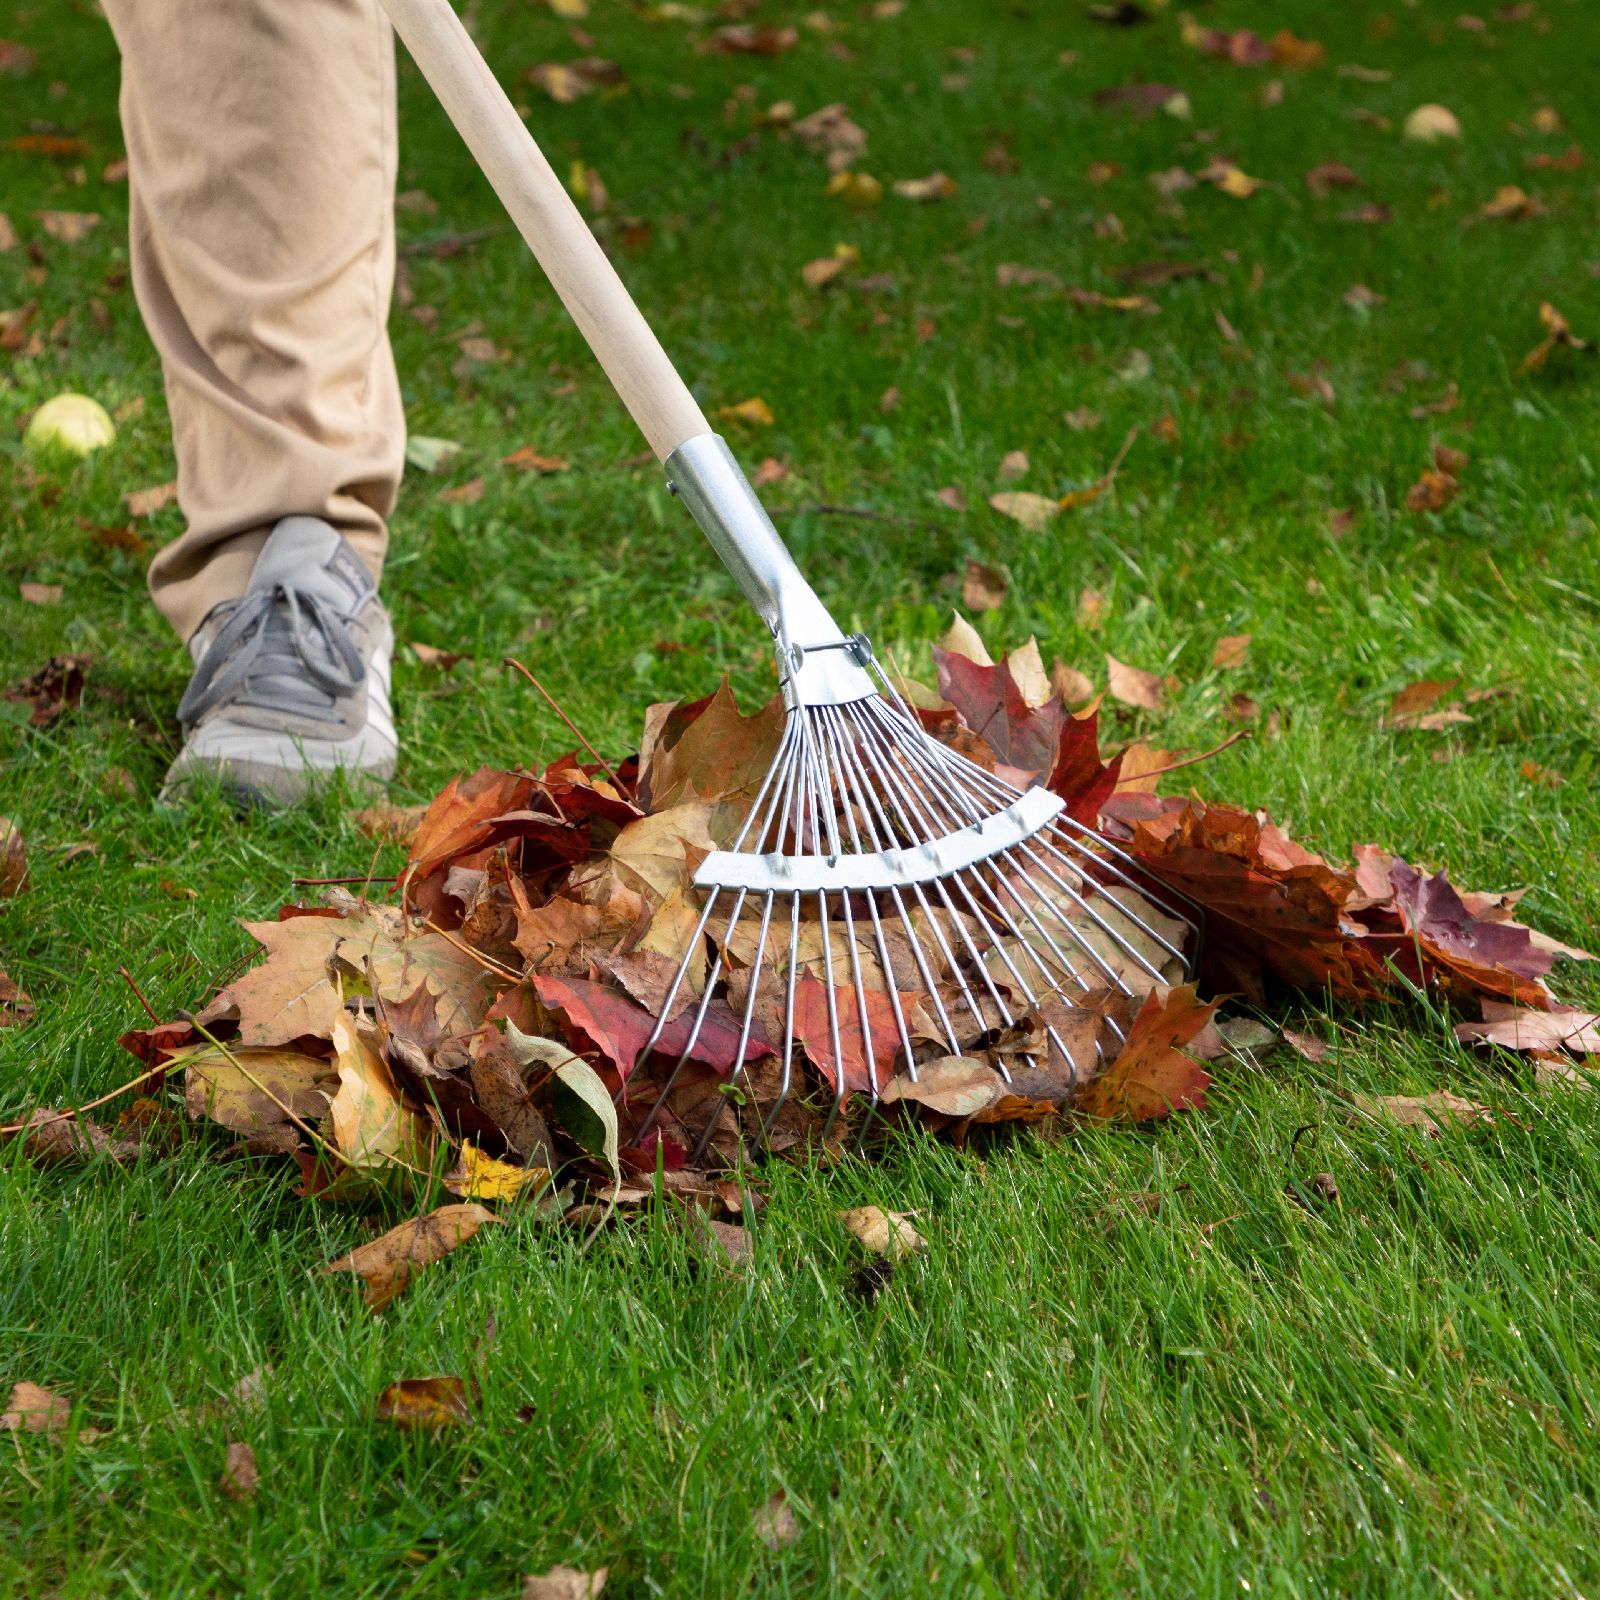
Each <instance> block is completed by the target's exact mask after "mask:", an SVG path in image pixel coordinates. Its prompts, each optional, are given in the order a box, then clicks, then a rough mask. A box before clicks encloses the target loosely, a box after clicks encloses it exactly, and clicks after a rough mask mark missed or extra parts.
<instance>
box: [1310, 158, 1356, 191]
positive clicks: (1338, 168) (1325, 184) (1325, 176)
mask: <svg viewBox="0 0 1600 1600" xmlns="http://www.w3.org/2000/svg"><path fill="white" fill-rule="evenodd" d="M1360 187H1361V179H1360V178H1358V177H1357V176H1356V174H1355V173H1353V172H1352V171H1351V170H1350V168H1349V167H1347V166H1345V164H1344V163H1343V162H1342V161H1324V162H1322V163H1321V164H1320V165H1319V166H1315V167H1312V168H1311V170H1310V171H1309V172H1307V173H1306V188H1308V189H1309V190H1310V191H1311V192H1312V194H1314V195H1316V196H1317V198H1318V199H1319V200H1320V199H1324V198H1326V196H1327V195H1328V193H1329V192H1330V191H1331V190H1334V189H1359V188H1360Z"/></svg>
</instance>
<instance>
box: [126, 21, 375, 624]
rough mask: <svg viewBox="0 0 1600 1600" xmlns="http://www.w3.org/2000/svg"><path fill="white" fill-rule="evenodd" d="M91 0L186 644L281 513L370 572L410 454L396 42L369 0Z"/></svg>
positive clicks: (174, 593) (162, 601) (155, 571)
mask: <svg viewBox="0 0 1600 1600" xmlns="http://www.w3.org/2000/svg"><path fill="white" fill-rule="evenodd" d="M104 4H105V10H106V14H107V16H108V17H109V18H110V21H111V26H112V30H113V32H114V33H115V34H116V38H117V44H118V46H119V48H120V49H121V52H122V124H123V130H124V134H125V137H126V139H127V147H128V177H129V186H130V187H129V208H130V221H131V239H130V248H131V253H132V263H133V287H134V292H135V294H136V295H137V296H138V301H139V308H140V310H141V311H142V312H143V314H144V320H145V324H146V326H147V327H148V328H149V330H150V336H151V338H152V339H153V340H154V341H155V345H156V348H157V350H158V351H159V352H160V356H161V364H162V369H163V371H164V373H165V377H166V388H167V403H168V407H169V409H170V411H171V415H172V439H173V448H174V450H175V452H176V455H177V460H178V504H179V506H180V507H181V509H182V511H183V514H184V517H185V519H186V521H187V523H188V527H187V530H186V531H185V532H184V534H183V536H182V537H181V538H179V539H177V540H176V541H174V542H173V543H172V544H170V545H168V546H167V547H166V548H165V549H164V550H162V551H161V552H160V554H159V555H157V556H156V558H155V560H154V561H153V562H152V563H151V566H150V593H151V595H152V596H153V597H154V599H155V602H156V604H157V605H158V606H159V607H160V608H161V610H162V612H163V613H164V614H165V615H166V617H167V618H168V620H169V621H170V622H171V623H172V624H173V626H174V627H175V628H176V629H177V630H178V632H179V634H180V635H182V636H183V637H184V638H187V637H188V636H189V635H190V634H191V633H192V632H193V631H194V630H195V628H197V627H198V626H199V624H200V622H201V621H202V619H203V618H204V617H205V615H206V613H207V612H208V611H209V610H210V609H211V608H212V606H214V605H215V604H216V603H217V602H218V601H219V600H228V599H232V598H234V597H236V596H237V595H239V594H242V593H243V592H244V588H245V585H246V582H247V581H248V579H249V576H250V569H251V566H252V565H253V563H254V561H255V558H256V554H257V552H258V551H259V550H260V548H261V546H262V544H263V543H264V541H265V539H266V536H267V534H268V533H269V532H270V531H271V527H272V524H273V523H274V522H275V521H277V519H278V518H279V517H285V516H290V515H293V514H295V513H297V512H299V513H308V514H310V515H312V516H319V517H324V518H326V519H327V520H328V521H329V522H331V523H333V524H334V525H335V526H336V527H338V528H340V529H341V530H342V531H343V532H344V533H345V535H346V537H348V538H349V540H350V542H351V543H352V544H353V545H354V546H355V548H356V550H357V551H358V552H359V553H360V555H361V557H362V559H363V560H364V561H365V562H366V563H367V564H368V565H369V566H370V567H371V568H372V570H373V572H374V574H377V573H378V572H379V571H380V570H381V568H382V565H383V553H384V545H385V542H386V538H387V530H386V528H385V522H384V519H385V518H386V517H387V516H388V514H389V512H390V510H391V509H392V508H393V505H394V498H395V490H396V487H397V486H398V484H399V480H400V469H401V465H402V461H403V458H404V454H405V419H404V415H403V413H402V411H401V405H400V388H399V384H398V381H397V380H396V377H395V370H394V359H393V356H392V354H391V353H390V349H389V340H388V334H387V331H386V323H387V319H388V312H389V293H390V289H391V287H392V284H393V280H394V214H393V197H394V182H395V150H396V135H395V86H394V43H393V37H392V35H391V33H390V29H389V24H388V22H387V21H386V20H385V19H384V18H383V16H382V14H381V13H380V12H379V10H378V7H377V5H376V3H375V0H104Z"/></svg>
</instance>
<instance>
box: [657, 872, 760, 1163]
mask: <svg viewBox="0 0 1600 1600" xmlns="http://www.w3.org/2000/svg"><path fill="white" fill-rule="evenodd" d="M775 898H776V896H775V895H770V894H765V895H763V896H762V897H761V932H760V935H759V936H758V937H757V940H756V958H755V961H754V962H753V963H752V964H751V967H750V993H749V994H748V995H746V996H745V1002H744V1016H743V1017H742V1018H741V1019H740V1023H739V1043H738V1045H737V1047H736V1048H735V1050H734V1053H733V1071H732V1073H731V1074H730V1075H729V1077H728V1085H729V1087H730V1088H735V1087H737V1086H738V1083H739V1080H740V1079H741V1078H743V1077H744V1076H745V1069H744V1053H745V1050H746V1048H747V1047H748V1045H749V1043H750V1029H751V1025H752V1024H753V1023H754V1021H755V1015H756V992H757V990H758V989H759V988H760V987H761V966H762V963H763V961H764V960H765V959H766V954H767V930H768V929H769V928H770V927H771V926H772V902H773V900H774V899H775ZM669 1087H670V1085H669ZM664 1094H665V1091H663V1095H664ZM727 1103H728V1099H727V1096H726V1095H719V1096H718V1097H717V1103H716V1105H714V1106H713V1107H712V1108H711V1116H710V1119H709V1120H708V1121H707V1123H706V1127H705V1132H704V1133H702V1134H701V1135H700V1137H699V1139H698V1140H697V1141H696V1142H695V1147H694V1154H693V1155H692V1156H691V1157H690V1159H691V1160H693V1161H695V1162H697V1163H698V1162H699V1161H700V1160H701V1158H702V1157H703V1156H704V1155H705V1153H706V1151H707V1150H708V1149H709V1148H710V1145H711V1136H712V1134H714V1133H715V1132H716V1130H717V1124H718V1123H719V1122H720V1121H721V1120H722V1110H723V1107H724V1106H726V1105H727Z"/></svg>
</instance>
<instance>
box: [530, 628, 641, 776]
mask: <svg viewBox="0 0 1600 1600" xmlns="http://www.w3.org/2000/svg"><path fill="white" fill-rule="evenodd" d="M505 665H506V666H508V667H515V668H516V669H517V671H518V672H520V673H521V674H522V676H523V677H524V678H526V679H527V680H528V682H529V683H531V684H532V685H533V686H534V688H535V689H537V690H538V691H539V693H540V694H542V695H543V696H544V697H545V700H546V701H547V702H548V703H549V706H550V709H551V710H552V711H553V712H555V714H556V715H557V716H558V717H560V718H561V720H562V721H563V722H564V723H566V725H567V728H568V730H569V731H570V732H571V734H572V737H573V738H574V739H576V740H577V741H578V743H579V744H581V745H582V746H583V748H584V749H585V750H587V751H588V752H589V754H590V755H591V756H593V757H594V759H595V760H596V762H598V763H599V766H600V770H601V771H602V772H604V773H605V774H606V776H607V777H608V778H610V779H611V781H612V783H614V784H615V785H616V788H617V793H618V794H620V795H623V796H625V797H626V798H627V799H629V800H632V799H633V795H632V794H630V793H629V792H628V786H627V784H625V783H624V782H623V781H622V779H621V778H619V777H618V776H617V775H616V773H615V772H613V771H612V770H611V763H610V762H608V761H607V760H606V758H605V757H604V756H603V755H601V754H600V752H599V751H598V750H596V749H595V747H594V746H593V745H592V744H590V743H589V741H588V740H587V739H585V738H584V736H583V730H582V729H581V728H580V727H579V726H578V725H577V723H575V722H574V721H573V720H572V718H571V717H569V716H568V715H567V714H566V712H565V711H563V710H562V709H561V705H560V702H559V701H557V699H556V697H555V696H554V695H553V694H551V693H550V691H549V690H548V689H547V688H545V686H544V685H543V684H542V683H540V682H539V680H538V679H537V678H536V677H534V675H533V674H532V673H531V672H529V671H528V669H527V668H526V667H525V666H523V664H522V663H521V662H520V661H518V660H517V658H516V657H515V656H507V657H506V658H505Z"/></svg>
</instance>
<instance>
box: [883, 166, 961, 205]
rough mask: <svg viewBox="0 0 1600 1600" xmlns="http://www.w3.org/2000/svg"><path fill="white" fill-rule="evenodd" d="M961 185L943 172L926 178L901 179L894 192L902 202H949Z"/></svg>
mask: <svg viewBox="0 0 1600 1600" xmlns="http://www.w3.org/2000/svg"><path fill="white" fill-rule="evenodd" d="M958 188H960V185H959V184H958V183H957V182H956V180H955V179H954V178H951V177H947V176H946V175H945V174H944V173H942V172H933V173H929V175H928V176H927V177H926V178H901V179H899V180H898V181H897V182H896V183H895V185H894V192H895V193H896V194H897V195H899V196H900V198H901V199H902V200H921V201H924V202H925V201H929V200H948V199H949V198H950V196H951V195H953V194H954V193H955V192H956V190H957V189H958Z"/></svg>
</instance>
